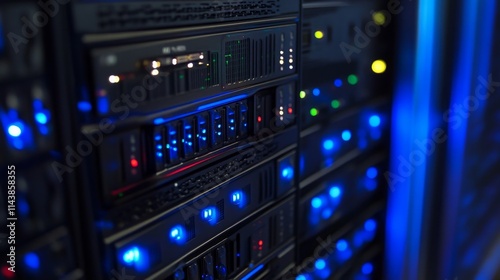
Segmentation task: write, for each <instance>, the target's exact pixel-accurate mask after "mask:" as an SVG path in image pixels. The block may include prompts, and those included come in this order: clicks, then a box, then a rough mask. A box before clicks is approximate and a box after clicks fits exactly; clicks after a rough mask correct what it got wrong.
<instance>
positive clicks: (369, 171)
mask: <svg viewBox="0 0 500 280" xmlns="http://www.w3.org/2000/svg"><path fill="white" fill-rule="evenodd" d="M377 175H378V171H377V168H375V167H370V168H368V169H367V170H366V177H368V178H370V179H375V178H376V177H377Z"/></svg>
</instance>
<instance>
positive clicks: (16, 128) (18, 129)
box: [7, 123, 23, 137]
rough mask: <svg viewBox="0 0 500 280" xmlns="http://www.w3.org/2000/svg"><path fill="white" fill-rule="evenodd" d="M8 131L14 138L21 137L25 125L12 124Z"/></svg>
mask: <svg viewBox="0 0 500 280" xmlns="http://www.w3.org/2000/svg"><path fill="white" fill-rule="evenodd" d="M7 131H8V132H9V135H10V136H12V137H19V136H21V134H22V133H23V125H22V124H20V123H14V124H11V125H10V126H9V128H8V129H7Z"/></svg>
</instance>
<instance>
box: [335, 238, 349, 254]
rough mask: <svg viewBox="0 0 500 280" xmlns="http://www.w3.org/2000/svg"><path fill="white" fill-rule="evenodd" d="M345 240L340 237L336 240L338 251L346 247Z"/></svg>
mask: <svg viewBox="0 0 500 280" xmlns="http://www.w3.org/2000/svg"><path fill="white" fill-rule="evenodd" d="M347 246H348V244H347V241H345V240H344V239H340V240H339V241H337V245H336V247H337V250H339V251H345V250H346V249H347Z"/></svg>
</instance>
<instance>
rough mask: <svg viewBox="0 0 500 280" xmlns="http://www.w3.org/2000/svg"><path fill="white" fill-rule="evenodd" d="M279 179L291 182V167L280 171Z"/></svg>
mask: <svg viewBox="0 0 500 280" xmlns="http://www.w3.org/2000/svg"><path fill="white" fill-rule="evenodd" d="M281 177H283V178H285V179H287V180H291V179H293V168H291V167H286V168H284V169H283V170H282V171H281Z"/></svg>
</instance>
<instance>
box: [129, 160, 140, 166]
mask: <svg viewBox="0 0 500 280" xmlns="http://www.w3.org/2000/svg"><path fill="white" fill-rule="evenodd" d="M130 166H132V167H137V166H139V162H138V161H137V160H136V159H135V158H133V159H131V160H130Z"/></svg>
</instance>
